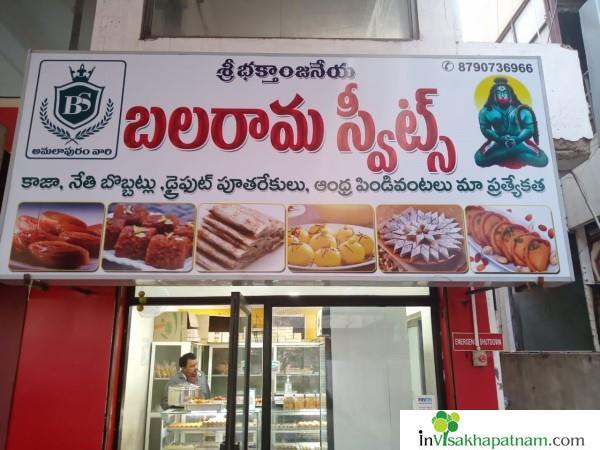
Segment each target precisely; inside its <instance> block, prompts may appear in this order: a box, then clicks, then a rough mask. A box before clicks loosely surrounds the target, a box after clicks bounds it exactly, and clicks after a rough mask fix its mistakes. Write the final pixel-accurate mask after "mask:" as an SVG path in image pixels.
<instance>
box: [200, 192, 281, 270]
mask: <svg viewBox="0 0 600 450" xmlns="http://www.w3.org/2000/svg"><path fill="white" fill-rule="evenodd" d="M284 223H285V208H284V206H283V205H276V204H238V203H216V204H213V203H210V204H203V205H200V206H199V207H198V230H197V238H196V268H197V270H199V271H201V272H230V271H233V272H281V271H282V270H283V269H284V265H285V256H284V252H283V242H284V235H285V233H284Z"/></svg>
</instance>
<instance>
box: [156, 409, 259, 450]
mask: <svg viewBox="0 0 600 450" xmlns="http://www.w3.org/2000/svg"><path fill="white" fill-rule="evenodd" d="M161 422H162V434H161V447H160V448H161V450H219V447H220V445H221V442H223V441H224V440H225V422H226V411H225V409H211V410H209V409H205V410H195V411H194V410H189V409H168V410H166V411H164V412H162V413H161ZM259 430H260V412H259V411H250V414H249V417H248V448H249V449H258V448H260V441H259Z"/></svg>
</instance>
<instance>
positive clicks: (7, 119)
mask: <svg viewBox="0 0 600 450" xmlns="http://www.w3.org/2000/svg"><path fill="white" fill-rule="evenodd" d="M18 114H19V109H18V108H14V107H0V123H1V124H2V125H4V126H5V127H6V129H7V130H8V131H7V133H6V142H5V143H4V150H6V151H7V152H10V149H11V147H12V143H13V138H14V135H15V128H16V127H17V116H18ZM0 150H2V149H0ZM0 153H1V152H0Z"/></svg>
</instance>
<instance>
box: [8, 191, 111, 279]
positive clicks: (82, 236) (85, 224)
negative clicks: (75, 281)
mask: <svg viewBox="0 0 600 450" xmlns="http://www.w3.org/2000/svg"><path fill="white" fill-rule="evenodd" d="M103 222H104V205H103V204H102V203H21V204H20V205H19V209H18V212H17V220H16V222H15V227H14V233H13V239H12V250H11V256H10V261H9V268H10V270H12V271H15V272H55V271H85V272H92V271H95V270H97V269H98V257H99V254H100V246H101V240H102V223H103Z"/></svg>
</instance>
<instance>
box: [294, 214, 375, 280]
mask: <svg viewBox="0 0 600 450" xmlns="http://www.w3.org/2000/svg"><path fill="white" fill-rule="evenodd" d="M287 218H288V223H287V266H288V269H289V270H290V271H292V272H374V271H375V268H376V261H375V260H376V255H375V231H374V218H373V208H372V207H371V206H370V205H291V206H289V207H288V215H287Z"/></svg>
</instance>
